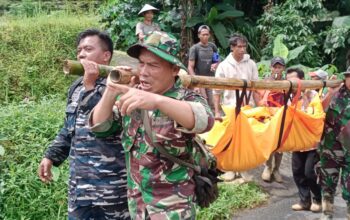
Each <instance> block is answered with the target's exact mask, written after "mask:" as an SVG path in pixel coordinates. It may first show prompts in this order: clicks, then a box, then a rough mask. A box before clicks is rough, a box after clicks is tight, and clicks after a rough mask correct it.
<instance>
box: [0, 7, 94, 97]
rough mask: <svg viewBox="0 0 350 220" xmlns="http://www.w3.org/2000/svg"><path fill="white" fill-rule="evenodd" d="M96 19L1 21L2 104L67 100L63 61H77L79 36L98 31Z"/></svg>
mask: <svg viewBox="0 0 350 220" xmlns="http://www.w3.org/2000/svg"><path fill="white" fill-rule="evenodd" d="M97 19H98V18H96V16H91V15H89V16H88V15H83V14H78V15H73V14H69V13H64V12H57V13H52V14H50V15H44V14H43V15H38V16H36V17H33V18H25V19H23V18H20V17H7V16H6V17H0V42H1V44H0V82H1V88H0V103H4V102H5V103H9V102H12V101H19V100H23V99H24V98H29V99H31V100H33V99H40V98H41V97H42V96H44V95H47V94H60V95H61V97H64V96H65V94H66V91H67V88H68V85H69V84H70V83H71V81H72V80H73V79H72V78H70V79H69V80H67V79H66V78H65V77H64V75H63V73H62V61H63V60H64V59H67V58H70V59H74V58H75V40H76V36H77V34H78V33H79V32H80V31H82V30H84V29H86V28H88V27H98V22H97Z"/></svg>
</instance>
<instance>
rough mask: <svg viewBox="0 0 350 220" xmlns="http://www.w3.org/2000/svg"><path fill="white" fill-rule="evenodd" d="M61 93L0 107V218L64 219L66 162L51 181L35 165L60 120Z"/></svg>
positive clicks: (61, 109)
mask: <svg viewBox="0 0 350 220" xmlns="http://www.w3.org/2000/svg"><path fill="white" fill-rule="evenodd" d="M64 110H65V101H62V100H61V98H60V97H53V98H52V97H51V98H43V99H42V100H41V101H40V102H37V103H36V102H29V103H24V102H21V103H19V104H12V105H7V106H5V107H0V121H1V126H0V146H1V148H2V149H4V153H3V156H1V155H0V219H66V218H67V193H66V192H67V179H68V166H67V163H65V164H64V165H63V166H62V167H61V168H60V170H61V175H60V177H59V178H58V180H57V181H55V182H53V183H51V184H47V185H46V184H43V183H42V182H41V181H40V180H39V178H38V176H37V168H38V165H39V163H40V161H41V159H42V157H43V153H44V151H45V149H46V148H47V146H48V144H49V143H50V142H51V141H52V140H53V139H54V138H55V135H56V134H57V132H58V131H59V129H60V127H61V126H62V124H63V117H64Z"/></svg>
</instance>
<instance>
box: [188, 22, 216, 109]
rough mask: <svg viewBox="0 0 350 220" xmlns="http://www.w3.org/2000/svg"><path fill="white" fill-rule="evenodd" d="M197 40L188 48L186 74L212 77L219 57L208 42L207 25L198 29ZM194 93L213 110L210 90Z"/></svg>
mask: <svg viewBox="0 0 350 220" xmlns="http://www.w3.org/2000/svg"><path fill="white" fill-rule="evenodd" d="M198 38H199V42H198V43H196V44H195V45H193V46H192V47H191V48H190V54H189V61H188V72H189V74H190V75H198V76H214V75H215V70H216V67H217V65H218V64H219V55H218V53H217V51H218V49H217V47H216V45H215V44H214V43H212V42H209V38H210V28H209V27H208V26H207V25H201V26H200V27H199V28H198ZM195 91H196V92H200V94H201V95H202V96H203V97H205V98H206V99H207V101H208V103H209V105H210V106H211V107H212V109H214V104H213V92H212V89H208V88H196V89H195Z"/></svg>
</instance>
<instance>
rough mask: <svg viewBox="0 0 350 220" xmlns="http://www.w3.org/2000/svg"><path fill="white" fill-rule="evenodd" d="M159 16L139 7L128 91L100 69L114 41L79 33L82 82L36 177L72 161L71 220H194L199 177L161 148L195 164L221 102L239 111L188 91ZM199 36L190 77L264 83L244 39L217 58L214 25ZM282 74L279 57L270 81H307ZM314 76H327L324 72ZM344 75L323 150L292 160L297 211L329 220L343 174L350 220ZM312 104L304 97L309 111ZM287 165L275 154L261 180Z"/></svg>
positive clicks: (174, 43)
mask: <svg viewBox="0 0 350 220" xmlns="http://www.w3.org/2000/svg"><path fill="white" fill-rule="evenodd" d="M156 11H158V9H157V8H155V7H153V6H151V5H148V4H146V5H145V6H144V7H143V8H142V9H141V10H140V12H139V15H140V16H143V17H144V20H143V22H139V23H138V24H137V26H136V36H137V38H138V43H136V44H135V45H132V46H130V47H129V49H128V50H127V54H128V55H129V56H131V57H134V58H137V59H138V60H139V71H140V72H139V83H138V84H135V80H132V82H131V83H130V85H119V84H114V83H112V82H111V81H110V79H109V78H107V79H105V78H102V77H100V76H99V71H98V67H97V65H98V64H103V65H108V64H109V63H110V60H111V58H112V55H113V43H112V40H111V38H110V37H109V36H108V34H106V33H104V32H101V31H99V30H95V29H88V30H85V31H83V32H81V33H80V34H79V35H78V38H77V59H78V60H79V61H80V62H81V64H82V65H83V67H84V76H83V77H80V78H79V79H78V80H76V81H75V82H74V83H73V84H72V86H71V87H70V88H69V90H68V95H67V106H66V117H65V121H64V127H63V128H62V129H61V131H60V132H59V133H58V135H57V137H56V138H55V140H54V141H53V142H52V143H51V144H50V146H49V147H48V149H47V151H46V152H45V155H44V158H43V159H42V161H41V163H40V165H39V171H38V174H39V177H40V178H41V180H42V181H43V182H49V181H51V179H52V173H51V168H52V166H59V165H60V164H62V163H63V161H65V160H66V159H67V158H68V157H69V159H70V160H69V163H70V164H69V174H70V177H69V189H68V197H69V199H68V201H69V202H68V218H69V219H195V216H196V206H195V200H196V198H195V182H194V180H193V178H192V177H193V174H194V171H193V170H191V169H189V168H188V167H185V166H182V165H180V164H177V163H175V162H173V161H171V160H169V159H168V158H166V157H164V156H163V155H162V154H161V153H160V152H159V151H158V148H157V147H156V145H158V144H160V145H162V146H164V148H165V149H166V150H167V151H168V153H170V154H171V155H173V156H175V157H177V158H180V159H183V160H187V161H191V159H192V156H193V155H192V153H193V146H192V141H193V138H194V136H195V134H198V133H204V132H207V131H209V130H210V129H211V128H212V127H213V124H214V120H215V118H220V117H222V116H223V111H222V109H221V105H236V98H235V96H236V93H235V92H234V91H229V90H211V89H195V90H194V91H193V90H190V89H186V88H184V87H182V85H181V82H180V79H179V77H178V76H177V74H178V72H179V70H180V69H186V68H185V66H184V65H183V64H182V62H181V61H180V60H179V59H178V57H177V54H178V52H179V42H178V40H177V39H176V38H175V37H174V36H172V35H171V34H168V33H165V32H161V31H160V28H159V26H158V25H157V24H155V23H154V22H153V20H152V19H153V16H154V12H156ZM197 33H198V38H199V42H198V43H197V44H195V45H193V46H192V47H191V49H190V51H189V62H188V73H189V74H190V75H202V76H212V77H225V78H239V79H246V80H258V79H259V76H258V70H257V66H256V63H255V62H254V61H253V60H252V59H251V58H250V56H249V55H248V54H247V45H248V40H247V39H246V38H245V37H244V36H242V35H240V34H235V35H233V36H232V37H231V38H230V39H229V43H230V49H231V52H230V54H229V55H228V56H227V57H226V58H225V59H224V60H222V61H220V58H219V57H220V56H219V54H218V49H217V47H216V45H215V44H214V43H212V42H210V41H209V39H210V33H211V32H210V27H209V26H207V25H201V26H200V27H199V28H198V30H197ZM116 68H117V69H118V68H119V69H124V70H130V67H126V66H119V67H116ZM285 68H286V63H285V61H284V59H283V58H281V57H274V58H273V59H272V60H271V76H269V78H267V79H266V80H283V79H288V80H292V79H295V78H298V79H303V78H304V72H303V71H302V70H300V69H287V71H286V76H283V72H284V70H285ZM310 76H311V77H313V78H314V79H317V80H319V79H321V80H325V79H326V78H327V74H326V73H325V72H323V71H322V70H319V71H316V72H313V73H310ZM344 76H345V83H344V85H341V87H339V88H337V89H329V91H328V93H327V94H326V95H325V96H324V97H323V99H324V105H325V106H329V107H328V108H326V109H327V116H326V122H325V131H324V135H323V137H322V141H321V143H320V144H319V146H314V148H313V149H312V150H309V151H305V152H293V156H292V172H293V177H294V181H295V183H296V185H297V187H298V190H299V197H300V202H299V203H297V204H295V205H293V207H292V208H293V210H311V211H315V212H319V211H321V210H322V212H323V216H322V217H323V218H325V219H327V218H331V216H332V213H333V203H334V195H335V189H336V186H337V182H338V179H339V175H340V172H341V175H340V178H341V183H342V190H343V198H344V200H345V201H346V202H347V204H348V216H347V217H348V219H350V176H349V173H350V152H349V149H350V147H349V142H350V141H349V140H350V120H349V119H350V68H349V69H348V71H347V72H345V73H344ZM252 96H253V99H252V100H251V101H250V103H245V104H251V105H255V106H261V105H265V106H278V105H283V103H284V96H283V94H282V93H279V92H272V91H271V92H269V91H265V92H263V93H261V92H253V94H252ZM308 98H310V97H309V96H307V97H306V95H305V97H303V98H301V100H300V101H304V106H305V105H307V101H308ZM302 106H303V105H302ZM281 160H282V154H281V153H273V154H272V155H271V156H270V158H269V160H268V161H267V162H266V166H265V169H264V171H263V173H262V179H263V180H265V181H272V180H275V181H276V182H279V183H282V182H283V179H282V176H281V174H280V173H279V166H280V164H281ZM316 164H317V165H316ZM315 167H316V168H317V169H316V170H317V175H316V172H315ZM239 175H241V176H242V177H243V178H247V179H248V178H249V177H248V175H246V173H244V172H243V173H240V174H238V173H233V172H226V173H225V174H224V175H223V177H222V178H223V179H224V180H226V181H229V180H232V179H234V178H235V177H236V176H239ZM317 177H318V179H319V181H318V182H317ZM312 195H313V197H312Z"/></svg>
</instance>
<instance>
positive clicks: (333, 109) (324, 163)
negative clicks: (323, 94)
mask: <svg viewBox="0 0 350 220" xmlns="http://www.w3.org/2000/svg"><path fill="white" fill-rule="evenodd" d="M349 120H350V90H348V89H346V87H345V86H343V87H342V88H341V89H340V90H339V92H338V93H337V94H336V95H335V97H334V98H333V99H332V101H331V103H330V107H329V110H328V111H327V114H326V123H325V130H324V134H323V138H322V141H321V144H320V147H319V154H320V164H319V166H320V167H319V181H320V184H321V187H322V195H323V198H324V199H326V200H328V201H331V202H333V200H334V195H335V191H336V187H337V183H338V179H339V174H340V170H341V175H340V178H341V186H342V196H343V199H344V200H346V201H347V202H348V204H350V152H349V148H347V147H345V144H346V143H345V142H344V140H343V139H341V138H339V135H340V134H341V133H342V132H343V133H344V131H343V130H344V128H346V125H347V124H348V123H349ZM347 135H349V134H347Z"/></svg>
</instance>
